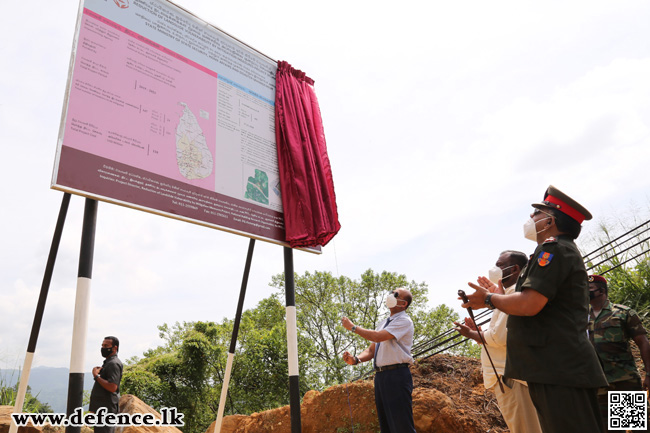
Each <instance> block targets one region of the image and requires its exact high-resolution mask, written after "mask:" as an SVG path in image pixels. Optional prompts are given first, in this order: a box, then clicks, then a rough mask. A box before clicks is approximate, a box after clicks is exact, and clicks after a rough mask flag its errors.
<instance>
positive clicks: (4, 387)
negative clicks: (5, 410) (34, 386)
mask: <svg viewBox="0 0 650 433" xmlns="http://www.w3.org/2000/svg"><path fill="white" fill-rule="evenodd" d="M19 384H20V382H16V384H15V385H14V386H9V385H8V384H6V383H5V381H4V378H0V406H15V405H16V396H17V395H18V387H19ZM23 412H26V413H46V412H52V407H50V405H49V404H47V403H42V402H41V401H39V400H38V398H37V396H34V395H32V390H31V388H30V387H29V386H27V390H26V392H25V400H24V403H23Z"/></svg>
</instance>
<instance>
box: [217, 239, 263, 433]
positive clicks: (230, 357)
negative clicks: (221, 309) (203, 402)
mask: <svg viewBox="0 0 650 433" xmlns="http://www.w3.org/2000/svg"><path fill="white" fill-rule="evenodd" d="M254 248H255V239H251V240H250V242H249V243H248V255H247V256H246V265H245V266H244V276H243V278H242V282H241V290H240V291H239V303H238V304H237V313H236V314H235V323H234V324H233V329H232V338H231V339H230V349H229V351H228V361H227V362H226V374H225V375H224V378H223V383H222V384H221V397H220V399H219V410H218V412H217V422H216V424H215V428H214V430H215V433H220V432H221V423H222V421H223V412H224V409H225V407H226V396H227V395H228V385H229V384H230V372H231V371H232V361H233V359H234V357H235V347H236V346H237V334H239V323H240V322H241V315H242V310H243V309H244V298H245V297H246V287H247V286H248V275H249V274H250V270H251V262H252V261H253V249H254Z"/></svg>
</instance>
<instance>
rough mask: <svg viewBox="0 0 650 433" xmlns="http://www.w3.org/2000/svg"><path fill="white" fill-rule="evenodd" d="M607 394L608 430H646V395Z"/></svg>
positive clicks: (643, 393) (613, 392) (640, 393)
mask: <svg viewBox="0 0 650 433" xmlns="http://www.w3.org/2000/svg"><path fill="white" fill-rule="evenodd" d="M607 394H608V398H607V400H608V405H607V408H608V415H607V428H608V429H624V430H645V429H647V428H648V427H647V426H648V395H647V394H646V392H645V391H609V392H608V393H607Z"/></svg>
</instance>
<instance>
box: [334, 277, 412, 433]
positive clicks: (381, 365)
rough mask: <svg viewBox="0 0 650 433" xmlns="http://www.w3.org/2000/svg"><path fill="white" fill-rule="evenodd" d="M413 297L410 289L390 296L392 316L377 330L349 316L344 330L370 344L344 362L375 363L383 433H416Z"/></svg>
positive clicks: (377, 399)
mask: <svg viewBox="0 0 650 433" xmlns="http://www.w3.org/2000/svg"><path fill="white" fill-rule="evenodd" d="M412 300H413V297H412V295H411V292H409V291H408V290H406V289H397V290H395V291H393V292H391V293H389V294H388V296H387V297H386V307H388V309H389V310H390V317H388V318H387V319H386V320H384V321H383V322H381V323H380V324H379V326H378V327H377V329H376V330H374V331H373V330H371V329H364V328H362V327H360V326H356V325H355V324H354V323H352V322H351V321H350V319H348V318H347V317H343V318H342V319H341V323H342V324H343V327H344V328H345V329H347V330H349V331H352V332H354V333H355V334H358V335H360V336H361V337H363V338H365V339H366V340H368V341H370V342H371V344H370V346H369V347H368V348H367V349H366V350H364V351H363V352H361V353H360V354H359V355H358V356H353V355H350V353H349V352H344V353H343V360H344V361H345V362H346V363H348V364H350V365H356V364H358V363H360V362H365V361H370V360H371V359H372V360H374V366H375V371H376V374H375V404H376V406H377V416H378V418H379V427H380V429H381V433H415V427H414V425H413V402H412V398H411V393H412V392H413V379H412V378H411V370H409V365H410V364H412V363H413V357H412V356H411V346H412V345H413V321H412V320H411V318H410V317H409V316H408V315H407V314H406V309H407V308H408V306H409V305H410V304H411V301H412Z"/></svg>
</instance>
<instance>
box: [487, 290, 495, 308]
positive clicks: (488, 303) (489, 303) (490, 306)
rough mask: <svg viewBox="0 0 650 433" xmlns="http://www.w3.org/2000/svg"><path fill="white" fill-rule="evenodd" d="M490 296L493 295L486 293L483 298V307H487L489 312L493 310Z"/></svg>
mask: <svg viewBox="0 0 650 433" xmlns="http://www.w3.org/2000/svg"><path fill="white" fill-rule="evenodd" d="M492 295H494V293H488V295H487V296H486V297H485V306H486V307H488V308H489V309H490V310H494V304H493V303H492Z"/></svg>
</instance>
